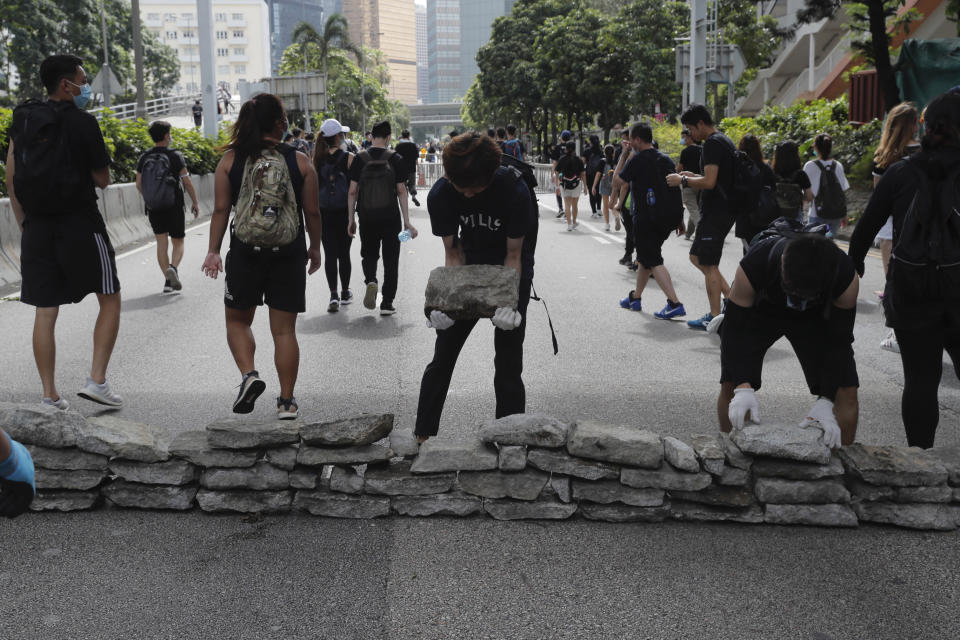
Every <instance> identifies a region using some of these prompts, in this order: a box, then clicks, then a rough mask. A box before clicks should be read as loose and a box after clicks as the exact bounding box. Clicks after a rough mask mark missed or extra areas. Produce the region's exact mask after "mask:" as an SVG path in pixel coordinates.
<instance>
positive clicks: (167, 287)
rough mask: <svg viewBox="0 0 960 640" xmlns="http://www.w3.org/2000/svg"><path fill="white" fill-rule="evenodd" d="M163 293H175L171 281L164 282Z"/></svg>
mask: <svg viewBox="0 0 960 640" xmlns="http://www.w3.org/2000/svg"><path fill="white" fill-rule="evenodd" d="M163 292H164V293H173V287H171V286H170V281H169V280H164V281H163Z"/></svg>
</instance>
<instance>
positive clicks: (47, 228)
mask: <svg viewBox="0 0 960 640" xmlns="http://www.w3.org/2000/svg"><path fill="white" fill-rule="evenodd" d="M96 215H97V217H96V218H94V217H93V215H92V214H91V215H89V216H87V215H66V216H52V217H28V218H27V219H26V220H24V222H23V235H22V237H21V239H20V274H21V279H22V284H21V291H20V300H21V301H22V302H25V303H26V304H29V305H32V306H34V307H59V306H60V305H62V304H70V303H74V302H80V301H81V300H83V299H84V298H85V297H86V296H87V294H89V293H104V294H112V293H119V292H120V280H119V279H118V278H117V260H116V254H115V253H114V251H113V245H111V244H110V238H109V237H108V236H107V233H106V230H105V228H104V226H103V221H102V220H101V219H100V218H99V213H98V214H96Z"/></svg>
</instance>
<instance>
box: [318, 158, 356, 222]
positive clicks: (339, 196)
mask: <svg viewBox="0 0 960 640" xmlns="http://www.w3.org/2000/svg"><path fill="white" fill-rule="evenodd" d="M334 155H335V157H336V160H335V161H334V162H328V161H327V160H326V159H325V160H324V162H323V163H322V164H321V165H320V175H319V179H320V209H321V210H324V211H336V210H340V209H346V208H347V194H348V193H349V191H350V178H348V177H347V158H348V157H349V156H348V155H347V154H346V153H345V152H343V151H341V150H339V149H338V150H337V151H336V153H335V154H334Z"/></svg>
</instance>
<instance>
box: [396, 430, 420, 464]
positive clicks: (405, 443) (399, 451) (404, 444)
mask: <svg viewBox="0 0 960 640" xmlns="http://www.w3.org/2000/svg"><path fill="white" fill-rule="evenodd" d="M390 449H392V450H393V455H395V456H400V457H401V458H415V457H417V454H418V453H419V452H420V445H419V444H417V438H416V436H414V435H413V432H411V431H406V430H404V431H392V432H391V433H390Z"/></svg>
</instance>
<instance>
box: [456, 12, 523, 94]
mask: <svg viewBox="0 0 960 640" xmlns="http://www.w3.org/2000/svg"><path fill="white" fill-rule="evenodd" d="M514 2H516V0H460V95H461V96H462V95H465V94H466V93H467V89H469V88H470V85H471V84H473V79H474V78H475V77H477V74H478V73H480V68H479V67H477V52H478V51H479V50H480V47H482V46H483V45H485V44H486V43H487V41H489V40H490V29H491V27H493V21H494V20H496V19H497V18H499V17H500V16H505V15H507V14H508V13H510V10H511V9H513V4H514Z"/></svg>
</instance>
